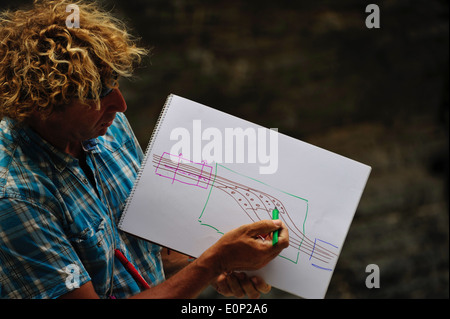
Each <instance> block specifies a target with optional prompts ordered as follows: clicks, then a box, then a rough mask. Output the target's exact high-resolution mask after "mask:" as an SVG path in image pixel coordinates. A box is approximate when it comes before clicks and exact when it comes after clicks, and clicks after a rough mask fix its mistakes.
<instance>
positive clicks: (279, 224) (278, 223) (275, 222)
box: [272, 219, 281, 227]
mask: <svg viewBox="0 0 450 319" xmlns="http://www.w3.org/2000/svg"><path fill="white" fill-rule="evenodd" d="M272 222H273V223H274V224H275V226H277V227H281V220H279V219H275V220H272Z"/></svg>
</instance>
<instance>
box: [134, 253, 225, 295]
mask: <svg viewBox="0 0 450 319" xmlns="http://www.w3.org/2000/svg"><path fill="white" fill-rule="evenodd" d="M220 273H221V272H220V271H218V267H217V266H216V265H215V264H214V261H213V256H209V255H208V254H206V255H202V256H200V258H198V259H196V260H194V261H193V262H191V263H189V264H188V265H187V266H186V267H184V268H182V269H181V270H180V271H178V272H177V273H175V274H174V275H173V276H172V277H170V278H169V279H167V280H166V281H164V282H163V283H161V284H159V285H157V286H155V287H152V288H150V289H147V290H145V291H143V292H141V293H139V294H137V295H135V296H133V297H132V298H133V299H150V298H156V299H171V298H177V299H178V298H179V299H189V298H196V297H197V296H198V295H199V294H200V293H201V292H202V290H203V289H205V288H206V287H207V286H208V285H209V284H210V283H211V281H212V280H214V279H216V278H217V276H218V275H219V274H220Z"/></svg>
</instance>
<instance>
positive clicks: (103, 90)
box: [86, 72, 119, 100]
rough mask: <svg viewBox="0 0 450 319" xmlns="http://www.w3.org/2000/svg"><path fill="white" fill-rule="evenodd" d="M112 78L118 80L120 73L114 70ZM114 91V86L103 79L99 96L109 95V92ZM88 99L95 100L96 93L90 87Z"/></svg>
mask: <svg viewBox="0 0 450 319" xmlns="http://www.w3.org/2000/svg"><path fill="white" fill-rule="evenodd" d="M112 78H113V80H114V81H117V79H118V78H119V76H118V74H117V73H115V72H113V75H112ZM112 91H113V89H112V88H110V87H108V86H107V85H106V84H105V82H103V81H102V83H101V88H100V90H99V92H98V97H99V98H101V99H102V98H104V97H105V96H107V95H108V94H109V93H111V92H112ZM86 98H87V99H89V100H94V99H95V97H94V94H93V93H92V91H91V90H90V89H89V92H88V95H87V96H86Z"/></svg>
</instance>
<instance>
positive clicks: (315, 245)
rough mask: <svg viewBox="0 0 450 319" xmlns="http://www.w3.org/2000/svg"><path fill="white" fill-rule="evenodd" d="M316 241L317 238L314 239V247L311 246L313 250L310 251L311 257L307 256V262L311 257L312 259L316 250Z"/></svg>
mask: <svg viewBox="0 0 450 319" xmlns="http://www.w3.org/2000/svg"><path fill="white" fill-rule="evenodd" d="M316 240H317V238H315V239H314V246H313V249H312V251H311V256H309V260H311V257H312V255H313V253H314V249H315V248H316ZM319 240H320V239H319Z"/></svg>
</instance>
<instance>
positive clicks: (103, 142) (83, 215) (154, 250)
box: [0, 113, 164, 298]
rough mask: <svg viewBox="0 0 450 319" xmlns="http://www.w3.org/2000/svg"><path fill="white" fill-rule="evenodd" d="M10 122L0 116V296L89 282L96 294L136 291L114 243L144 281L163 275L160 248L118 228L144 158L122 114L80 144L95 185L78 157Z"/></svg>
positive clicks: (38, 294)
mask: <svg viewBox="0 0 450 319" xmlns="http://www.w3.org/2000/svg"><path fill="white" fill-rule="evenodd" d="M15 124H16V122H15V121H13V120H11V119H8V118H4V119H3V120H2V121H1V123H0V297H2V298H57V297H59V296H61V295H63V294H65V293H67V292H69V291H71V290H72V289H75V288H77V287H79V286H81V285H83V284H84V283H86V282H88V281H92V284H93V286H94V288H95V291H96V292H97V294H98V295H99V296H100V297H101V298H108V297H110V295H111V291H112V295H113V296H114V297H116V298H124V297H127V296H130V295H134V294H136V293H138V292H140V291H141V288H140V287H139V286H138V284H137V283H136V281H135V280H134V279H133V278H132V277H131V275H130V274H129V273H128V272H127V270H126V269H125V268H124V267H123V265H122V264H121V263H120V261H119V260H118V259H117V258H115V257H114V248H117V249H119V250H120V251H121V252H122V253H123V254H124V255H125V256H126V257H127V258H128V260H129V261H131V262H132V263H133V264H134V266H135V267H136V268H137V269H138V271H139V273H140V274H141V275H142V276H143V277H144V279H145V280H146V281H147V283H149V284H150V285H151V286H154V285H157V284H159V283H160V282H162V281H164V273H163V269H162V262H161V256H160V250H161V248H160V247H159V246H156V245H153V244H150V243H148V242H145V241H143V240H140V239H138V238H135V237H132V236H130V235H127V234H126V233H123V232H121V231H120V230H118V229H117V224H118V221H119V219H120V216H121V213H122V210H123V208H124V206H125V201H126V199H127V197H128V195H129V194H130V191H131V189H132V187H133V182H134V181H135V179H136V176H137V173H138V170H139V167H140V164H141V161H142V157H143V154H142V150H141V148H140V147H139V144H138V143H137V141H136V138H135V137H134V134H133V132H132V130H131V128H130V126H129V124H128V121H127V119H126V117H125V115H123V114H122V113H118V114H117V115H116V119H115V121H114V123H113V125H112V126H111V127H110V128H109V129H108V132H107V134H106V135H104V136H100V137H98V138H96V139H93V140H89V141H86V142H85V143H84V144H83V146H84V148H85V150H86V151H87V158H86V161H87V164H88V166H89V167H90V169H91V170H92V172H93V173H94V177H95V185H92V184H91V183H90V182H89V180H88V179H87V178H86V175H85V173H84V172H83V170H82V169H81V168H80V165H79V163H78V160H77V159H75V158H73V157H71V156H70V155H68V154H65V153H62V152H60V151H58V150H57V149H55V148H54V147H53V146H52V145H50V144H49V143H47V142H46V141H45V140H43V139H42V138H40V137H39V135H37V134H36V133H34V131H32V130H31V129H29V128H27V127H18V126H17V125H15ZM110 216H112V220H111V218H110Z"/></svg>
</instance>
